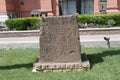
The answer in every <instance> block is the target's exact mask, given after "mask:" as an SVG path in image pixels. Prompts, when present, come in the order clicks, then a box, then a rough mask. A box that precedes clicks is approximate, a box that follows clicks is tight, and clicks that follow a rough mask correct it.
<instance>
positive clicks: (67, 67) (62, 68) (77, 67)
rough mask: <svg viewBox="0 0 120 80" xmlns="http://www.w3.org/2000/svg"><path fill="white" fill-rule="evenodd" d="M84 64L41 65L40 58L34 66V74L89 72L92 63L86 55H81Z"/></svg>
mask: <svg viewBox="0 0 120 80" xmlns="http://www.w3.org/2000/svg"><path fill="white" fill-rule="evenodd" d="M81 58H82V62H80V63H79V62H76V63H39V58H38V59H37V60H36V61H35V63H34V64H33V70H32V72H37V71H42V72H70V71H81V70H89V69H90V62H89V60H88V58H87V55H86V54H82V55H81Z"/></svg>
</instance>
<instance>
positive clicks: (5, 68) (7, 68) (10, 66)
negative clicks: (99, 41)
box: [0, 63, 33, 70]
mask: <svg viewBox="0 0 120 80" xmlns="http://www.w3.org/2000/svg"><path fill="white" fill-rule="evenodd" d="M32 67H33V63H26V64H14V65H7V66H0V70H9V69H18V68H28V69H29V68H32Z"/></svg>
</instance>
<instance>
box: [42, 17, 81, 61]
mask: <svg viewBox="0 0 120 80" xmlns="http://www.w3.org/2000/svg"><path fill="white" fill-rule="evenodd" d="M41 26H42V27H43V28H42V29H41V30H42V31H41V33H40V34H41V35H40V62H46V63H47V62H53V63H56V62H59V63H66V62H80V61H81V56H80V46H79V45H80V44H79V40H78V37H79V32H78V23H77V19H76V17H72V16H64V17H63V16H57V17H45V18H43V20H42V23H41Z"/></svg>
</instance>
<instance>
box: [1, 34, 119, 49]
mask: <svg viewBox="0 0 120 80" xmlns="http://www.w3.org/2000/svg"><path fill="white" fill-rule="evenodd" d="M104 37H109V38H110V46H111V47H119V46H120V35H119V34H114V35H81V36H80V42H81V46H82V47H108V44H107V41H105V40H104ZM29 47H30V48H38V47H39V37H10V38H0V49H3V48H7V49H8V48H29Z"/></svg>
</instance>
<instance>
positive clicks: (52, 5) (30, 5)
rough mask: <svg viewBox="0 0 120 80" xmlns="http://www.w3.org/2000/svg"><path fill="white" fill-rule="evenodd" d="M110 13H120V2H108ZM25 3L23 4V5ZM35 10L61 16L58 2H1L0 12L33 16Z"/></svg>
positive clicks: (97, 9) (2, 0)
mask: <svg viewBox="0 0 120 80" xmlns="http://www.w3.org/2000/svg"><path fill="white" fill-rule="evenodd" d="M98 1H99V0H94V13H99V6H98ZM107 1H108V2H107V12H108V13H120V0H107ZM21 2H23V4H21ZM33 9H43V10H48V11H49V13H48V15H59V3H58V0H0V12H11V11H16V12H17V13H18V14H19V15H20V16H25V17H27V16H31V14H30V12H31V10H33Z"/></svg>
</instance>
